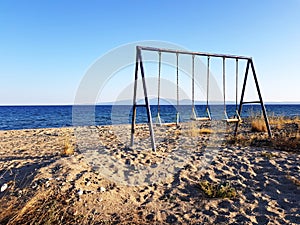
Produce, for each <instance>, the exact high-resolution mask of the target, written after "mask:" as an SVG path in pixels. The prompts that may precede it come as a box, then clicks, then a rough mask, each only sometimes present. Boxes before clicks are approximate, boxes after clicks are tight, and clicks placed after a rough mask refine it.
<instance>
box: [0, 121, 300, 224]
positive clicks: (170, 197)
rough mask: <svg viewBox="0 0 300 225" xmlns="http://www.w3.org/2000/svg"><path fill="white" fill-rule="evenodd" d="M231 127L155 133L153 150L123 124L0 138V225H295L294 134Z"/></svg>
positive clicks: (299, 196)
mask: <svg viewBox="0 0 300 225" xmlns="http://www.w3.org/2000/svg"><path fill="white" fill-rule="evenodd" d="M296 125H297V126H296V127H295V128H293V129H294V131H295V132H296V133H299V127H298V126H299V125H298V124H297V123H296ZM289 127H292V126H291V125H289ZM225 128H226V129H225ZM283 128H284V127H283ZM283 128H282V129H281V130H284V129H283ZM232 129H233V127H232V126H231V127H230V126H229V127H228V126H226V127H224V126H219V125H214V126H212V125H209V124H206V123H192V124H182V125H181V127H180V128H176V127H174V126H167V127H155V135H156V142H157V143H156V144H157V151H156V152H153V151H152V150H151V145H150V141H149V136H148V127H147V126H146V125H139V126H138V127H137V131H136V135H135V140H136V144H135V146H134V148H129V147H128V143H129V142H128V141H129V138H130V126H129V125H120V126H101V127H70V128H53V129H52V128H51V129H50V128H49V129H33V130H12V131H0V161H1V163H0V187H1V192H0V202H1V204H0V223H1V224H47V223H48V224H60V223H61V224H278V225H279V224H300V164H299V161H300V155H299V149H298V147H297V146H299V145H297V143H298V144H299V140H298V139H297V137H298V136H297V137H296V147H295V148H294V149H293V151H285V150H282V149H279V148H278V147H276V145H274V144H273V145H272V146H275V147H272V146H271V145H269V144H266V142H267V141H264V140H267V135H266V134H265V133H263V132H256V133H254V132H250V128H249V126H247V125H242V128H241V131H240V134H239V136H238V138H239V140H243V142H246V141H248V140H250V139H251V140H255V141H256V142H255V141H252V144H251V145H247V144H245V143H243V142H241V141H238V142H234V143H232V133H231V132H232ZM287 129H288V128H287ZM272 130H273V131H274V136H276V135H277V136H278V135H279V136H280V135H281V133H280V132H281V131H280V129H277V130H276V127H272ZM255 138H256V139H255ZM258 140H260V141H258ZM255 143H256V144H255ZM293 143H294V142H293ZM270 146H271V147H270ZM73 151H74V152H73ZM205 188H207V190H206V189H205ZM209 188H211V189H216V190H219V191H215V192H214V191H213V190H212V194H211V195H210V193H209V191H210V190H209ZM220 190H225V194H224V195H222V196H221V195H220V194H219V196H218V193H219V192H221V191H220Z"/></svg>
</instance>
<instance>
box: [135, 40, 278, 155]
mask: <svg viewBox="0 0 300 225" xmlns="http://www.w3.org/2000/svg"><path fill="white" fill-rule="evenodd" d="M142 51H154V52H158V93H157V117H156V123H155V124H156V125H158V126H163V125H173V124H174V125H177V126H178V124H179V122H180V121H179V120H180V114H179V111H178V109H179V55H180V54H182V55H191V56H192V115H191V118H190V119H191V120H194V121H210V120H212V118H211V113H210V109H209V80H210V79H209V77H210V59H211V57H214V58H222V59H223V73H222V74H223V76H222V77H223V106H224V119H223V121H224V122H226V123H235V124H236V125H235V130H234V135H235V136H236V134H237V130H238V125H239V123H240V122H241V121H242V119H241V116H240V115H241V112H242V106H243V105H245V104H260V105H261V110H262V113H263V116H264V120H265V124H266V127H267V130H268V134H269V137H272V133H271V129H270V125H269V120H268V117H267V113H266V109H265V106H264V103H263V99H262V96H261V92H260V88H259V85H258V80H257V76H256V72H255V69H254V64H253V61H252V58H250V57H246V56H236V55H225V54H213V53H204V52H190V51H182V50H172V49H163V48H153V47H144V46H137V47H136V63H135V81H134V93H133V112H132V121H131V141H130V145H131V146H133V145H134V133H135V126H136V109H137V107H145V108H146V112H147V119H148V125H149V131H150V138H151V146H152V150H153V151H155V150H156V146H155V137H154V131H153V122H152V115H151V110H150V104H149V99H148V92H147V86H146V80H145V71H144V65H143V60H142ZM162 53H171V54H176V92H177V93H176V94H177V95H176V97H177V99H176V100H177V108H176V121H175V122H174V123H162V120H161V115H160V114H161V112H160V89H161V87H160V81H161V64H162ZM195 56H204V57H207V72H206V78H207V79H206V109H205V114H206V115H205V116H203V117H198V116H197V113H196V107H195ZM226 59H235V61H236V68H235V69H236V71H235V76H236V79H235V86H236V90H235V114H234V116H233V117H232V118H229V117H228V115H227V109H226V82H225V78H226V76H225V71H226V69H225V65H226ZM239 60H246V61H247V65H246V72H245V76H244V82H243V87H242V92H241V98H240V103H239V104H238V74H239V67H238V65H239ZM250 67H251V70H252V74H253V77H254V81H255V85H256V89H257V93H258V97H259V100H258V101H249V102H246V101H244V94H245V88H246V83H247V78H248V74H249V69H250ZM139 70H140V73H141V78H142V85H143V91H144V100H145V104H137V99H136V98H137V97H136V95H137V81H138V78H139Z"/></svg>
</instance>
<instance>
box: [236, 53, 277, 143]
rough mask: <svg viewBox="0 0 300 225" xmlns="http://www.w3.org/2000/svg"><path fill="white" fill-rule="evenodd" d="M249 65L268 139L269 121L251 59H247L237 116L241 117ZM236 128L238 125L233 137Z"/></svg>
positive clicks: (237, 124)
mask: <svg viewBox="0 0 300 225" xmlns="http://www.w3.org/2000/svg"><path fill="white" fill-rule="evenodd" d="M250 65H251V69H252V73H253V77H254V81H255V85H256V90H257V93H258V97H259V103H260V105H261V109H262V112H263V116H264V120H265V124H266V127H267V130H268V134H269V137H270V138H271V137H272V133H271V128H270V124H269V120H268V117H267V113H266V108H265V105H264V102H263V99H262V96H261V92H260V88H259V85H258V80H257V76H256V72H255V69H254V64H253V61H252V60H251V59H249V60H248V61H247V66H246V72H245V78H244V83H243V88H242V93H241V99H240V105H239V109H238V115H240V116H241V112H242V107H243V104H244V95H245V89H246V83H247V78H248V74H249V68H250ZM238 126H239V123H236V125H235V131H234V136H236V135H237V130H238Z"/></svg>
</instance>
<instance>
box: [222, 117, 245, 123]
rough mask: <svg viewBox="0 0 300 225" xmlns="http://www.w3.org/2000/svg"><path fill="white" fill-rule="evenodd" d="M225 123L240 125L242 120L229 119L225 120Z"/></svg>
mask: <svg viewBox="0 0 300 225" xmlns="http://www.w3.org/2000/svg"><path fill="white" fill-rule="evenodd" d="M224 121H226V122H227V123H238V122H240V121H241V120H240V119H238V118H230V119H229V118H228V119H224Z"/></svg>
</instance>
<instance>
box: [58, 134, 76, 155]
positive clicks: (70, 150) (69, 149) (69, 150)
mask: <svg viewBox="0 0 300 225" xmlns="http://www.w3.org/2000/svg"><path fill="white" fill-rule="evenodd" d="M74 152H75V148H74V145H73V144H72V142H71V140H70V138H66V139H65V141H64V146H63V149H62V151H61V154H62V155H63V156H70V155H73V154H74Z"/></svg>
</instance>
